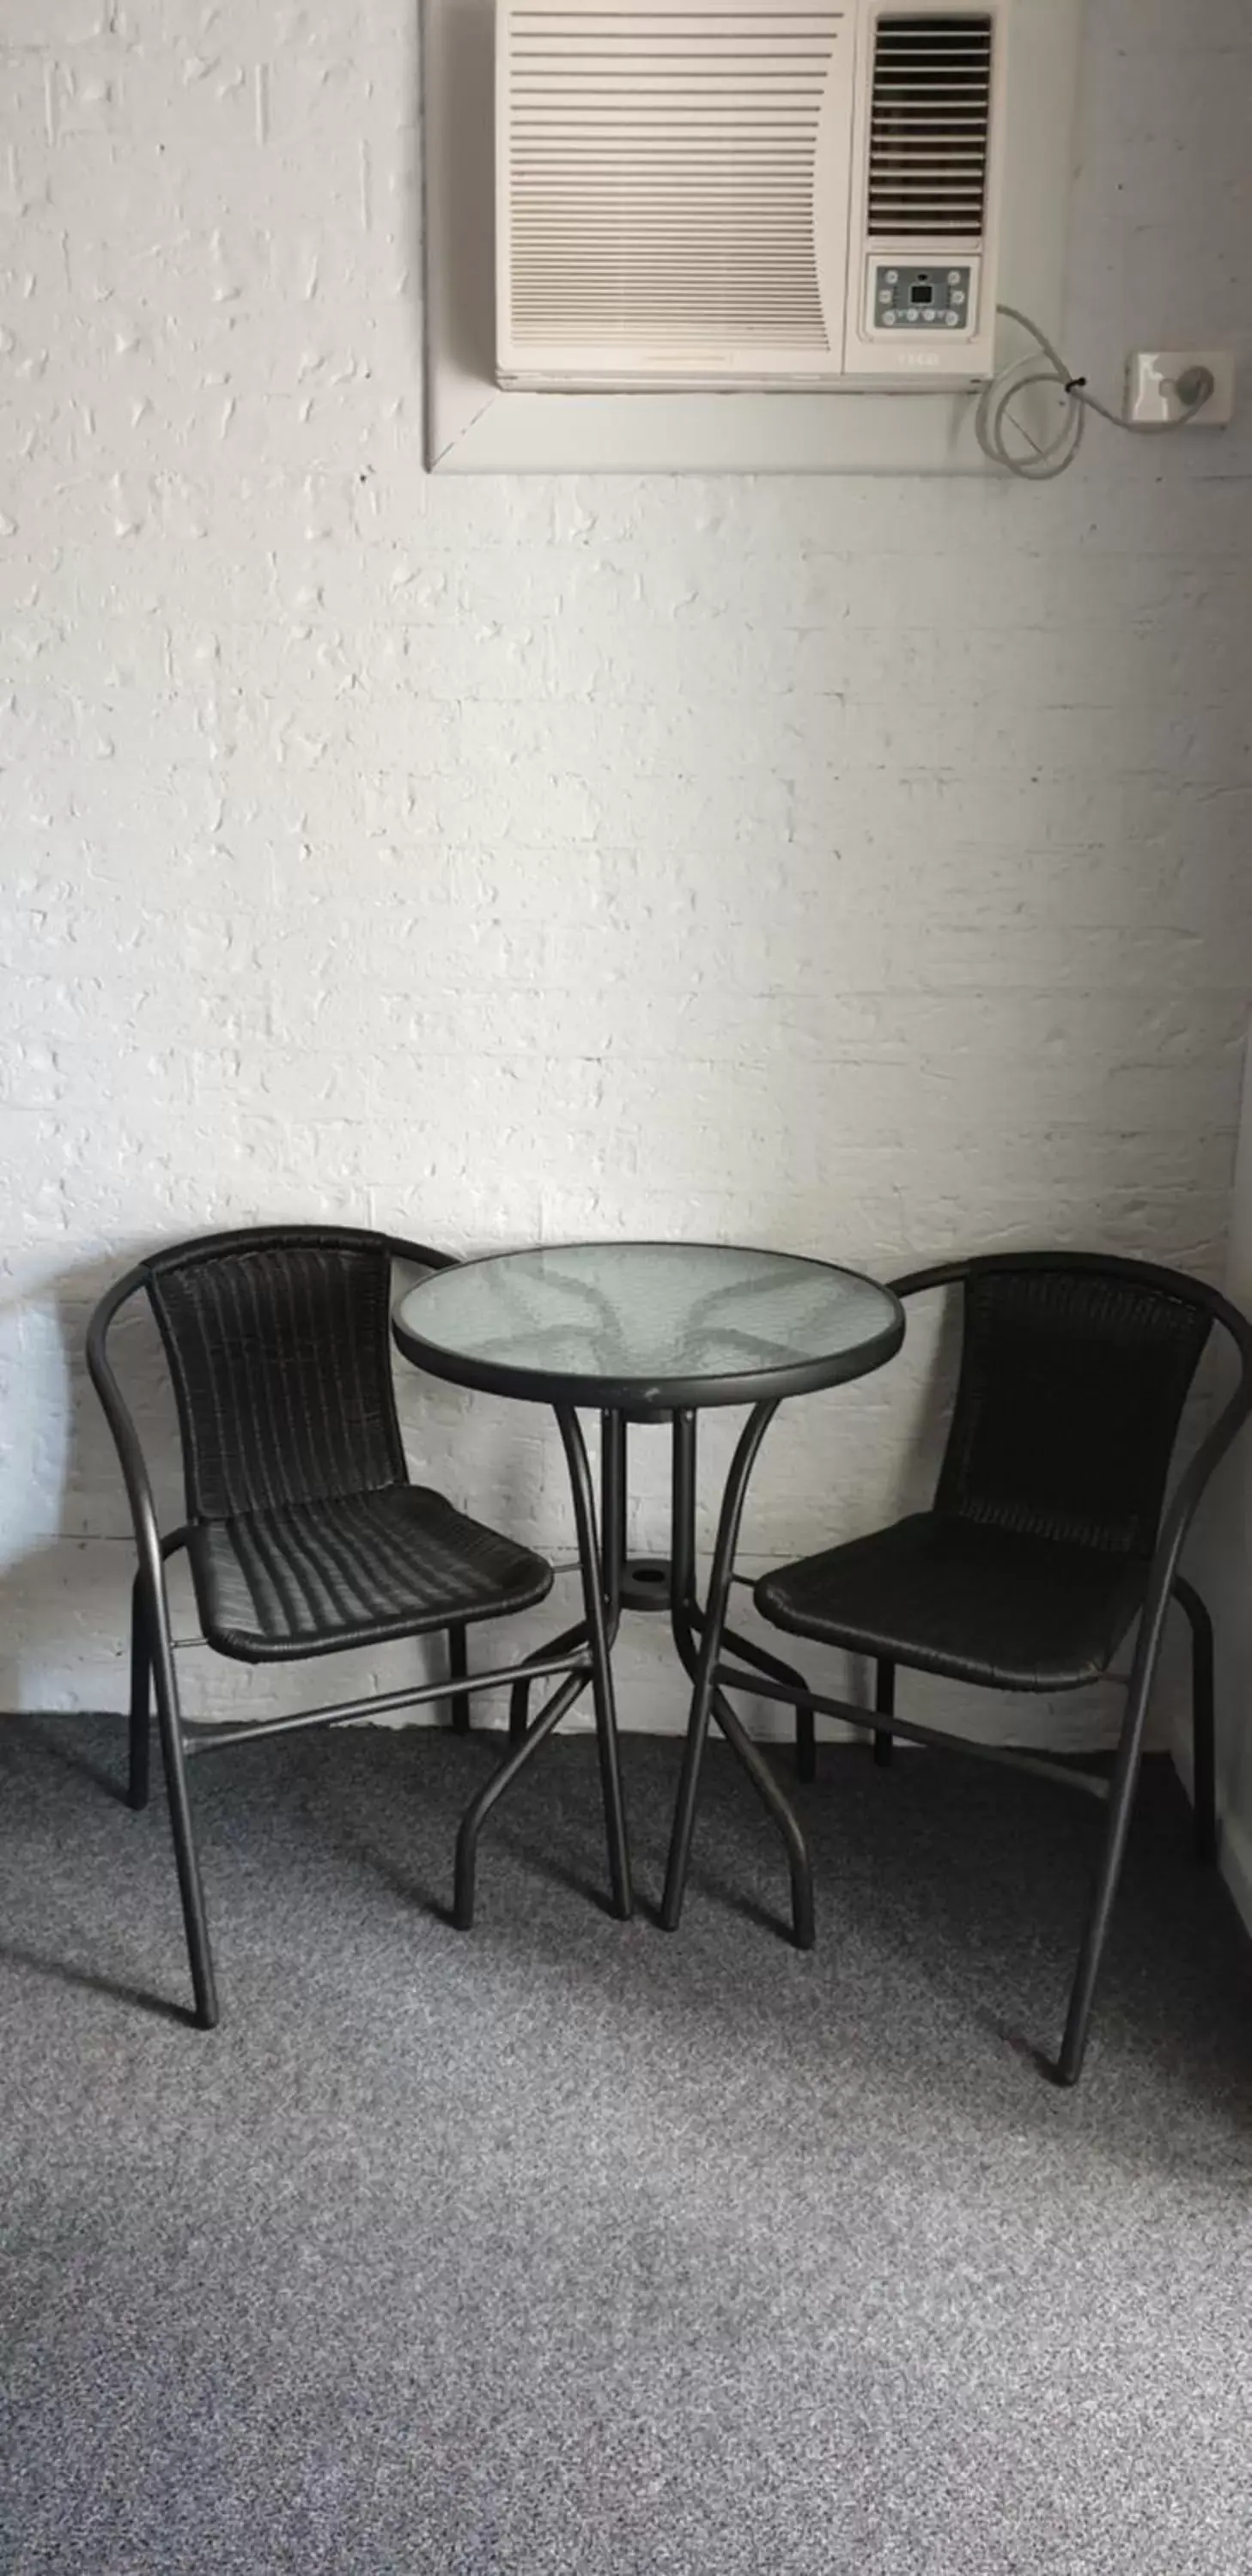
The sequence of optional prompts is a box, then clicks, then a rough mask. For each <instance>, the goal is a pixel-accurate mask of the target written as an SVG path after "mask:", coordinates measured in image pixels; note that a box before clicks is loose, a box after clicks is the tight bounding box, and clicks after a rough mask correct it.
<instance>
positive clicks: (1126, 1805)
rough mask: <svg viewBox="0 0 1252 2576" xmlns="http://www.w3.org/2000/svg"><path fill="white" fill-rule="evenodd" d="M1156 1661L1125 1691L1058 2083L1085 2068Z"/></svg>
mask: <svg viewBox="0 0 1252 2576" xmlns="http://www.w3.org/2000/svg"><path fill="white" fill-rule="evenodd" d="M1155 1666H1156V1653H1155V1649H1153V1651H1152V1652H1150V1653H1149V1654H1147V1655H1146V1656H1145V1657H1144V1659H1143V1661H1142V1662H1140V1661H1137V1662H1136V1666H1135V1671H1134V1674H1133V1676H1132V1679H1131V1685H1130V1689H1129V1691H1128V1693H1127V1698H1126V1714H1125V1717H1124V1718H1123V1720H1122V1731H1121V1737H1120V1740H1119V1743H1118V1747H1117V1761H1116V1763H1115V1765H1114V1769H1113V1777H1112V1779H1111V1781H1110V1783H1109V1798H1108V1823H1107V1825H1106V1827H1105V1832H1104V1849H1103V1851H1102V1853H1101V1855H1100V1864H1099V1868H1098V1869H1097V1871H1096V1879H1095V1886H1094V1888H1093V1890H1092V1896H1091V1905H1090V1910H1089V1912H1088V1915H1087V1925H1086V1930H1085V1931H1084V1933H1083V1939H1082V1948H1081V1950H1080V1951H1079V1954H1078V1966H1077V1968H1076V1970H1075V1972H1074V1983H1073V1987H1072V1989H1071V1992H1070V1999H1069V2012H1068V2015H1067V2017H1066V2022H1065V2036H1064V2038H1063V2040H1062V2042H1061V2053H1060V2056H1059V2058H1058V2059H1057V2063H1056V2079H1057V2082H1058V2083H1059V2084H1076V2083H1077V2082H1078V2078H1079V2076H1080V2075H1081V2073H1082V2064H1083V2059H1084V2057H1085V2055H1086V2053H1087V2039H1088V2035H1089V2033H1090V2029H1091V2007H1092V2004H1093V2002H1094V2000H1095V1990H1096V1983H1097V1980H1098V1978H1099V1974H1100V1968H1101V1964H1102V1962H1103V1958H1104V1945H1105V1942H1106V1941H1107V1939H1108V1931H1109V1924H1110V1921H1111V1920H1112V1914H1113V1905H1114V1900H1115V1898H1116V1895H1117V1887H1118V1881H1119V1879H1120V1877H1121V1874H1122V1863H1123V1861H1124V1860H1125V1857H1126V1844H1127V1842H1128V1840H1129V1836H1130V1819H1131V1812H1132V1810H1133V1807H1134V1803H1135V1790H1136V1789H1137V1787H1138V1785H1139V1768H1140V1764H1141V1762H1142V1760H1143V1738H1144V1730H1145V1727H1146V1724H1147V1715H1148V1695H1149V1692H1150V1690H1151V1686H1152V1676H1153V1672H1154V1670H1155Z"/></svg>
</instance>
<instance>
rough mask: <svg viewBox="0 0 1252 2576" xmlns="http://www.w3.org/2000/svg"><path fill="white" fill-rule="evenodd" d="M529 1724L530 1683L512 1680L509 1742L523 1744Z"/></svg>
mask: <svg viewBox="0 0 1252 2576" xmlns="http://www.w3.org/2000/svg"><path fill="white" fill-rule="evenodd" d="M529 1724H530V1683H529V1682H514V1684H513V1688H512V1690H511V1691H510V1692H509V1742H510V1744H523V1743H524V1742H525V1740H526V1729H527V1727H528V1726H529Z"/></svg>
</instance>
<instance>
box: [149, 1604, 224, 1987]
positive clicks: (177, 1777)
mask: <svg viewBox="0 0 1252 2576" xmlns="http://www.w3.org/2000/svg"><path fill="white" fill-rule="evenodd" d="M145 1617H147V1613H146V1612H145ZM148 1633H149V1637H150V1638H151V1641H152V1675H153V1680H154V1682H155V1685H156V1707H157V1731H158V1733H159V1735H160V1738H161V1758H162V1760H163V1762H164V1764H165V1786H166V1790H167V1793H168V1796H169V1802H170V1829H171V1831H172V1833H173V1837H174V1861H175V1865H176V1867H177V1870H178V1892H179V1895H180V1897H181V1899H182V1907H183V1928H184V1930H185V1932H186V1935H187V1958H188V1962H189V1964H190V1968H191V1983H192V1990H193V1992H194V1995H195V1999H196V2014H195V2017H196V2020H197V2022H198V2023H199V2025H200V2028H201V2030H213V2029H215V2028H216V2025H217V2018H218V2011H217V1985H216V1981H215V1978H214V1975H213V1952H212V1949H211V1947H210V1944H209V1926H208V1920H207V1917H206V1915H205V1910H204V1888H203V1885H202V1883H201V1878H200V1860H199V1855H198V1853H197V1851H196V1838H195V1829H194V1826H193V1824H192V1819H191V1800H190V1798H189V1796H188V1793H187V1756H186V1750H185V1747H184V1744H183V1732H182V1718H181V1714H180V1710H179V1705H178V1683H177V1680H176V1678H175V1673H174V1657H173V1652H172V1650H171V1646H170V1641H169V1636H168V1634H167V1633H165V1632H164V1628H163V1623H162V1622H160V1621H158V1622H156V1623H155V1625H153V1623H151V1622H150V1621H149V1625H148Z"/></svg>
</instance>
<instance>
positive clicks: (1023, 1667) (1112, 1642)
mask: <svg viewBox="0 0 1252 2576" xmlns="http://www.w3.org/2000/svg"><path fill="white" fill-rule="evenodd" d="M1150 1571H1151V1568H1150V1565H1149V1563H1148V1562H1147V1561H1146V1560H1145V1559H1143V1558H1139V1557H1122V1556H1111V1555H1103V1554H1101V1552H1100V1551H1099V1550H1098V1549H1097V1548H1084V1547H1073V1546H1070V1545H1067V1544H1066V1543H1065V1542H1064V1541H1062V1540H1057V1539H1049V1538H1033V1537H1023V1536H1021V1535H1020V1534H1019V1532H1017V1531H1016V1530H1000V1529H994V1528H984V1527H982V1526H981V1524H980V1523H979V1522H977V1521H962V1520H957V1519H950V1518H946V1517H944V1516H943V1515H942V1514H940V1513H938V1512H914V1513H913V1514H912V1515H911V1516H910V1518H909V1519H908V1520H903V1521H897V1522H896V1523H895V1525H894V1527H893V1528H891V1529H885V1530H879V1531H876V1532H875V1533H874V1534H873V1536H872V1537H869V1538H859V1539H853V1540H852V1541H851V1542H850V1544H849V1545H847V1546H846V1547H833V1548H827V1549H826V1550H825V1551H824V1553H823V1554H821V1555H819V1556H806V1557H803V1558H802V1559H801V1560H800V1562H799V1563H798V1564H796V1565H789V1566H785V1567H784V1568H783V1569H782V1571H781V1572H780V1573H777V1574H770V1575H767V1576H766V1577H765V1579H764V1581H763V1582H761V1583H759V1584H758V1585H757V1590H756V1601H757V1607H758V1609H759V1610H761V1611H762V1612H763V1614H764V1616H765V1617H766V1618H767V1619H770V1620H772V1621H773V1622H774V1624H775V1626H777V1627H779V1628H788V1629H790V1630H791V1632H792V1634H793V1635H794V1636H799V1637H816V1638H820V1639H821V1640H822V1642H823V1644H825V1645H830V1646H844V1647H847V1648H848V1649H849V1650H850V1651H851V1652H852V1653H855V1654H861V1655H873V1656H875V1657H876V1658H878V1659H879V1660H882V1661H886V1662H890V1663H906V1664H909V1665H911V1666H912V1667H913V1668H914V1669H915V1670H916V1671H918V1672H926V1673H945V1674H947V1675H949V1676H950V1677H951V1679H952V1680H954V1681H964V1682H983V1683H988V1684H990V1685H991V1686H992V1687H996V1688H999V1689H1001V1690H1017V1691H1050V1690H1071V1689H1076V1688H1077V1687H1078V1686H1079V1685H1080V1684H1081V1683H1083V1682H1091V1681H1097V1680H1098V1679H1099V1677H1100V1675H1101V1674H1102V1673H1105V1672H1107V1671H1108V1668H1109V1665H1110V1663H1111V1662H1112V1659H1113V1657H1114V1655H1115V1654H1116V1652H1117V1649H1118V1647H1119V1646H1120V1644H1121V1642H1122V1639H1123V1637H1124V1636H1125V1635H1126V1632H1127V1630H1128V1629H1129V1628H1130V1626H1131V1624H1132V1622H1133V1621H1134V1620H1135V1619H1136V1618H1137V1616H1138V1614H1139V1612H1140V1610H1141V1609H1142V1607H1143V1599H1144V1594H1145V1592H1146V1591H1147V1588H1148V1575H1149V1573H1150Z"/></svg>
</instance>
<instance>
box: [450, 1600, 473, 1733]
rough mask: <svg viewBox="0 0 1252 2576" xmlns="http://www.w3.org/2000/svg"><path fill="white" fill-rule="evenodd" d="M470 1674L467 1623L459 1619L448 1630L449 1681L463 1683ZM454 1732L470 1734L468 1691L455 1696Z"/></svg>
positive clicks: (458, 1692)
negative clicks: (466, 1633)
mask: <svg viewBox="0 0 1252 2576" xmlns="http://www.w3.org/2000/svg"><path fill="white" fill-rule="evenodd" d="M468 1672H469V1656H468V1653H467V1651H466V1635H465V1622H464V1620H463V1619H457V1620H454V1622H453V1624H452V1626H451V1627H450V1628H449V1630H448V1679H449V1681H450V1682H463V1681H464V1680H465V1678H466V1675H467V1673H468ZM452 1731H453V1733H454V1735H468V1734H469V1731H470V1695H469V1692H468V1691H457V1692H456V1693H455V1694H454V1696H453V1700H452Z"/></svg>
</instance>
